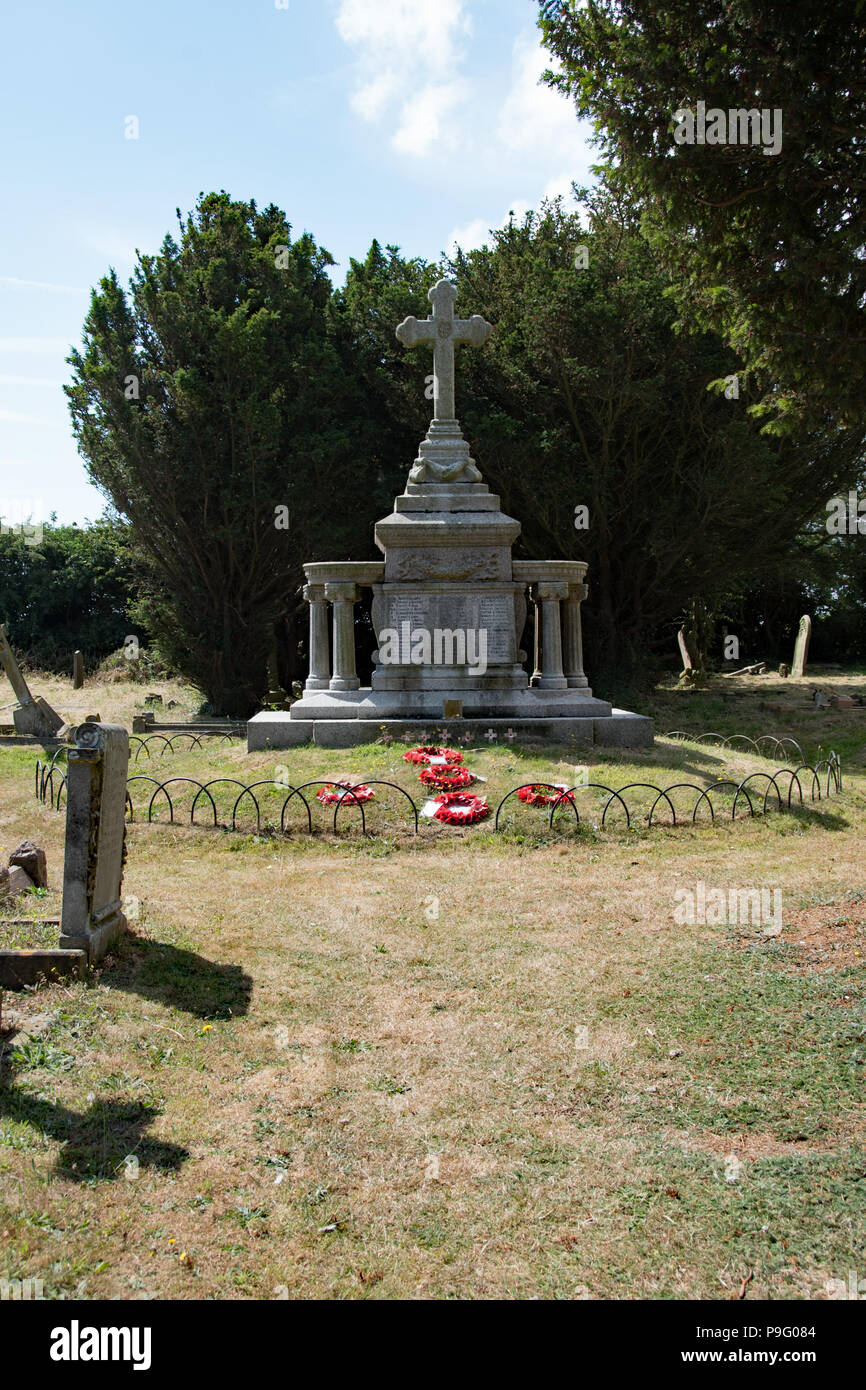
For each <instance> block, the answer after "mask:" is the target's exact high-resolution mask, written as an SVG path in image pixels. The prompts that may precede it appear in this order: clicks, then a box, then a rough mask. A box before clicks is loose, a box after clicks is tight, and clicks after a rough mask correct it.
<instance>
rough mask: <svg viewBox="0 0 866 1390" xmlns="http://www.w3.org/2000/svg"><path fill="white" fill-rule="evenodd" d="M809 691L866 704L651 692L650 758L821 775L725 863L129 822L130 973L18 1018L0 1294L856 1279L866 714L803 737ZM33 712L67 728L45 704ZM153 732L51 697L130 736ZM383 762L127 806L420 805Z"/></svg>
mask: <svg viewBox="0 0 866 1390" xmlns="http://www.w3.org/2000/svg"><path fill="white" fill-rule="evenodd" d="M818 683H820V684H821V685H822V686H824V687H825V688H830V689H833V688H836V689H838V690H844V691H849V692H851V693H862V692H863V691H864V689H866V677H863V676H851V675H846V674H845V673H842V672H839V673H836V674H832V673H821V675H820V679H819V678H817V677H816V676H812V677H811V678H810V679H809V680H806V681H782V680H778V679H776V678H774V677H770V676H767V677H749V678H746V677H743V678H733V679H724V680H722V679H719V680H717V681H715V682H714V683H713V684H712V686H711V687H710V688H709V689H707V690H687V691H681V690H675V689H672V688H671V689H659V690H658V691H656V692H655V696H654V700H653V707H652V708H648V709H647V711H646V712H648V713H653V714H654V715H655V717H656V728H657V731H658V732H659V733H663V732H664V731H665V730H667V729H674V728H679V729H683V728H685V729H687V730H691V731H693V732H694V733H698V732H700V731H702V730H710V729H716V730H720V731H722V732H726V733H747V734H751V735H752V736H756V735H758V734H761V733H764V732H768V731H769V732H772V733H775V734H777V735H793V736H794V737H795V738H797V739H798V740H799V742H800V743H801V745H802V746H803V749H804V751H805V753H806V755H807V757H808V758H809V760H810V761H814V760H816V759H818V758H821V757H826V756H827V753H828V752H829V750H830V748H835V749H837V750H838V751H839V752H840V754H841V756H842V760H843V772H844V786H843V791H842V794H841V795H839V796H836V795H833V796H831V797H830V798H829V799H822V800H821V801H820V802H819V803H814V804H812V803H810V804H808V805H807V806H806V807H804V808H803V809H802V810H799V809H795V810H794V811H793V812H791V813H785V814H779V813H773V814H769V815H766V816H757V817H756V818H755V819H749V818H748V817H747V816H741V817H738V819H737V820H736V821H733V822H732V821H731V820H730V819H720V820H719V821H718V822H717V823H716V824H715V825H711V824H709V823H708V821H707V819H706V817H702V818H701V820H700V822H699V823H698V824H696V825H692V824H690V823H686V824H683V825H678V826H677V827H673V826H671V825H670V824H666V823H665V820H668V821H669V819H670V818H669V816H668V817H665V816H662V817H661V818H660V823H659V824H658V825H654V826H653V827H652V828H647V827H646V824H645V822H644V823H642V822H641V819H640V816H637V817H636V818H635V820H634V821H633V825H632V828H631V829H626V827H625V823H624V820H623V819H622V818H621V817H619V818H617V817H613V818H612V819H609V822H608V826H607V828H606V829H605V830H604V831H602V830H601V828H600V827H599V826H598V825H597V824H596V822H597V820H598V816H597V813H595V812H593V809H592V807H593V806H594V805H595V804H596V803H594V802H592V801H591V799H590V800H589V801H588V803H587V806H588V809H587V811H586V813H585V814H584V812H583V810H582V818H583V819H582V824H581V826H580V827H579V828H577V827H575V825H574V822H573V819H572V820H571V821H569V820H568V819H567V818H566V817H563V818H562V819H561V821H560V820H559V819H558V821H557V827H556V829H555V830H554V831H553V832H552V833H551V832H548V831H547V830H546V828H545V824H546V822H545V818H544V814H543V812H541V811H540V810H537V809H533V808H531V807H519V806H516V805H515V803H514V802H513V801H512V802H510V803H509V808H511V807H513V808H514V810H513V813H512V814H509V816H508V818H507V822H506V826H505V829H504V831H503V832H502V833H500V834H498V835H497V834H494V833H493V830H492V823H491V822H485V823H482V824H480V825H478V826H476V827H472V828H468V829H465V830H462V829H454V828H451V827H444V826H440V825H431V824H429V823H423V824H422V831H421V834H420V835H419V836H418V837H417V838H416V837H414V836H413V835H412V834H411V833H410V832H411V827H410V825H409V822H408V819H407V817H406V815H405V814H404V813H403V812H402V811H401V812H400V814H397V812H396V810H395V809H392V806H393V807H396V804H397V797H396V794H394V800H393V802H392V800H391V798H390V797H388V796H386V795H384V793H383V794H382V795H381V796H378V795H377V799H376V801H375V802H374V803H371V804H370V806H369V808H368V809H369V813H370V828H371V829H372V830H373V831H374V832H376V833H374V834H373V835H371V836H370V837H369V838H368V839H364V838H363V837H362V836H361V835H360V833H359V831H358V828H357V812H355V813H354V818H353V813H352V811H351V808H348V807H347V808H346V811H345V813H344V812H341V820H342V817H343V814H345V815H346V824H345V833H341V834H340V835H339V836H335V835H334V834H333V832H332V830H331V829H330V817H329V816H328V815H327V814H326V813H325V811H324V810H323V809H322V808H321V807H316V808H315V810H314V820H315V824H316V833H315V834H314V835H313V836H312V837H309V836H307V835H306V834H305V833H302V832H303V822H302V818H301V816H300V814H297V813H293V815H292V817H291V822H290V823H291V826H292V832H291V834H290V835H288V836H286V837H280V836H274V835H273V834H271V833H269V832H268V829H267V824H266V823H267V821H269V820H272V819H273V818H274V808H276V819H277V821H278V819H279V807H280V805H281V803H282V801H283V800H284V798H285V793H284V792H283V793H282V794H280V792H279V791H277V790H275V791H273V792H268V791H267V790H265V792H264V799H263V821H264V822H265V824H264V825H263V827H262V830H261V833H257V827H256V824H255V816H254V815H253V814H251V807H250V803H249V802H247V803H246V808H245V810H244V811H243V814H242V815H241V816H240V827H241V828H240V830H239V831H238V832H235V833H232V832H230V831H226V830H223V829H217V830H214V829H208V828H207V826H206V824H205V822H206V819H207V817H206V816H205V815H204V814H201V815H200V814H199V813H198V812H197V815H196V819H197V821H199V822H200V823H199V824H198V825H197V826H195V827H190V825H189V807H190V803H191V796H192V793H191V792H190V789H189V788H188V787H184V786H183V785H181V784H178V787H177V797H176V808H175V820H176V821H177V822H178V823H177V824H175V825H170V824H167V819H168V817H167V810H166V807H165V803H164V802H163V803H162V807H161V809H160V818H159V821H158V822H157V823H156V824H152V825H148V824H146V823H142V817H141V812H142V809H144V810H145V811H146V806H147V800H148V797H149V794H150V792H149V791H148V792H146V791H145V785H146V784H138V789H137V790H136V791H135V793H134V801H135V805H136V820H135V823H134V824H133V825H132V826H131V827H130V830H129V859H128V866H127V875H126V880H125V891H126V892H127V893H128V894H129V895H131V897H132V898H133V899H135V900H136V902H137V908H138V915H137V920H136V921H135V922H134V923H133V928H132V933H131V935H130V937H129V938H128V939H127V941H126V942H125V943H124V945H123V947H122V949H121V950H120V951H119V952H118V953H117V954H116V955H115V956H113V957H111V958H109V959H108V960H107V961H106V962H105V963H104V965H103V966H102V967H101V968H100V969H99V970H98V971H97V972H96V974H95V975H94V977H93V978H92V979H91V980H90V981H88V982H86V983H84V982H83V983H80V984H79V983H75V984H72V985H69V986H60V985H56V986H52V987H50V988H45V989H40V990H38V991H36V992H34V993H29V994H25V995H12V994H7V995H6V996H5V999H4V1002H3V1023H4V1024H5V1025H7V1026H8V1028H9V1031H8V1033H7V1034H6V1038H5V1044H4V1047H3V1054H2V1067H3V1071H2V1087H0V1231H2V1248H3V1254H2V1258H0V1275H2V1276H5V1277H8V1278H24V1277H26V1276H30V1277H38V1278H41V1279H42V1280H43V1282H44V1286H45V1295H46V1297H55V1298H62V1297H66V1298H72V1297H83V1298H112V1297H116V1298H121V1299H128V1298H150V1297H155V1298H164V1297H180V1298H191V1299H202V1298H217V1299H225V1298H279V1297H291V1298H294V1297H326V1298H369V1297H373V1298H396V1297H420V1298H457V1297H461V1298H492V1297H516V1298H527V1297H532V1296H535V1295H538V1296H540V1297H545V1298H546V1297H555V1298H575V1297H583V1298H652V1299H679V1298H711V1299H712V1298H718V1299H729V1298H732V1297H737V1296H740V1295H743V1296H745V1297H746V1298H747V1299H753V1298H759V1299H761V1298H772V1299H783V1298H807V1299H812V1298H825V1297H826V1296H827V1283H828V1281H829V1280H831V1279H846V1278H847V1275H848V1271H849V1270H851V1269H856V1270H858V1271H859V1276H860V1278H863V1277H864V1276H866V1254H864V1230H866V1221H864V1217H866V1158H864V1152H863V1140H864V1114H866V1104H864V1077H866V995H864V961H866V707H858V708H856V709H853V710H845V711H842V710H838V711H837V710H833V709H831V710H815V709H813V708H812V707H811V706H810V705H809V703H808V693H809V687H810V685H814V684H818ZM33 685H34V688H35V689H37V690H38V691H39V693H44V694H46V695H47V697H48V698H49V699H50V700H51V701H52V703H54V704H55V705H56V706H57V708H58V709H60V710H61V712H63V713H67V705H68V708H69V712H71V708H72V706H71V696H72V692H71V691H70V689H69V684H68V682H67V683H65V684H64V683H61V682H56V688H55V687H54V686H52V683H51V682H38V681H34V682H33ZM153 688H154V689H155V690H160V691H162V693H163V694H165V695H166V698H168V697H169V695H171V698H175V699H178V700H179V701H181V702H182V705H181V706H180V707H179V708H178V709H176V710H174V711H172V713H171V716H170V717H173V718H174V717H177V718H182V717H184V716H188V714H189V713H190V712H191V710H192V709H194V708H195V704H196V699H195V697H194V695H193V693H192V692H189V691H186V692H184V691H183V690H182V688H179V687H178V688H177V689H175V688H174V687H172V689H171V691H169V688H168V687H167V686H166V687H163V686H161V685H159V684H157V685H155V686H154V687H153ZM144 693H145V692H144V690H143V689H142V688H141V687H138V688H137V689H134V690H130V688H129V687H127V686H125V685H114V686H112V685H105V686H101V687H100V686H96V685H93V684H92V683H89V687H88V686H85V689H84V691H78V692H74V695H75V701H76V707H78V706H80V707H81V708H80V710H79V713H81V715H82V716H83V714H84V713H90V712H92V710H98V711H99V712H100V713H101V714H102V715H103V717H104V718H106V719H111V718H119V719H123V721H124V722H126V723H127V724H128V723H129V721H130V717H131V713H132V710H133V708H140V707H141V704H140V702H141V698H142V695H143V694H144ZM432 733H433V730H432V729H431V734H432ZM401 752H402V749H401V748H400V747H399V746H392V747H389V748H386V747H384V746H382V745H375V746H371V747H368V748H365V749H348V750H345V751H338V752H332V751H329V750H320V749H302V750H297V751H296V750H287V751H285V752H279V753H271V754H262V753H260V754H255V755H247V754H246V752H245V751H244V750H243V748H242V746H239V745H236V746H235V747H233V748H228V747H222V748H219V747H214V748H206V749H204V750H195V751H192V752H178V753H177V754H175V755H173V756H169V757H158V756H155V757H153V758H152V759H147V758H145V757H142V758H140V759H139V761H138V763H137V765H136V766H135V767H134V768H133V769H132V771H134V772H140V773H142V774H145V775H153V776H155V777H159V778H162V777H169V776H178V777H183V776H191V777H195V778H198V779H199V780H201V781H206V780H208V779H209V778H216V777H228V778H237V779H238V780H240V781H242V782H245V783H250V782H253V781H256V780H262V779H268V778H273V777H274V776H279V775H280V774H279V772H278V771H277V769H278V768H279V767H285V768H287V769H288V777H289V780H290V781H291V782H292V783H293V784H295V785H297V783H298V782H299V781H301V780H305V779H306V778H312V777H317V776H318V777H329V776H340V775H344V774H355V775H358V776H366V777H369V778H372V777H381V778H393V780H395V781H397V782H398V783H399V784H400V785H401V786H404V787H406V788H407V789H409V790H412V791H413V793H414V794H415V795H416V800H420V799H421V798H420V797H419V796H418V791H419V790H420V789H419V787H418V782H417V774H416V773H415V772H413V770H412V768H411V767H409V765H407V764H405V763H403V762H402V759H401V756H400V754H401ZM35 756H36V754H35V752H34V751H26V752H25V751H22V750H18V749H11V748H0V792H2V796H0V842H2V845H3V848H4V850H5V852H6V853H7V854H8V852H9V850H10V849H11V848H13V846H14V845H15V844H16V843H17V842H18V841H19V840H20V839H23V838H24V837H25V836H27V837H29V838H31V839H33V840H35V841H37V843H39V844H42V845H44V846H45V847H46V849H47V852H48V861H49V874H50V876H51V880H50V881H51V887H50V889H49V891H48V892H47V894H45V895H43V896H41V897H35V898H32V899H31V901H30V902H29V903H28V904H27V905H26V907H25V908H24V909H22V913H24V914H30V915H32V916H33V917H34V918H37V917H51V916H56V915H57V913H58V910H59V903H60V894H59V886H60V876H61V871H62V855H63V830H64V818H63V815H62V814H60V815H58V814H57V812H56V811H53V810H51V809H50V808H48V807H44V806H41V805H38V804H37V803H36V802H35V801H34V798H33V793H32V787H33V767H34V763H35ZM467 763H468V764H469V766H470V767H471V768H472V770H473V771H475V772H477V773H479V774H480V775H481V776H483V777H486V778H487V779H488V782H487V783H486V784H484V785H482V786H481V787H480V788H476V790H481V791H483V792H485V793H486V794H487V795H488V796H489V798H490V800H491V802H492V803H494V804H495V803H496V801H498V800H499V797H500V796H501V795H503V794H504V792H505V791H506V790H508V789H509V788H510V787H514V786H517V785H518V784H519V783H520V782H524V781H530V780H535V779H537V780H557V781H559V780H563V781H566V780H567V781H572V780H574V779H573V777H572V776H571V775H570V774H571V773H573V770H574V768H575V766H577V765H580V764H586V765H588V767H589V772H590V780H592V781H602V782H606V783H607V784H609V785H611V786H615V787H619V786H624V785H625V784H626V783H628V782H632V781H644V782H652V783H655V784H657V785H658V786H660V787H663V786H666V785H669V784H672V783H675V782H681V781H686V780H688V781H697V782H699V783H700V784H701V785H705V784H706V783H708V782H709V781H712V780H714V779H716V778H719V777H728V776H730V777H734V778H736V779H737V780H739V778H741V777H743V776H745V775H747V773H749V772H751V771H753V770H758V769H766V768H768V767H769V766H770V764H769V763H768V761H767V760H766V759H760V758H757V757H755V756H751V755H745V754H743V753H741V752H732V751H728V750H721V749H719V748H713V747H709V746H706V745H700V744H698V743H696V742H685V743H678V742H673V741H668V740H664V739H662V738H660V739H659V740H658V742H657V745H656V747H655V748H654V749H652V750H648V751H647V752H644V753H628V754H622V753H617V752H615V751H612V750H611V751H608V752H604V751H603V750H599V749H594V750H591V751H589V752H587V751H586V750H581V749H580V748H579V747H574V748H568V749H546V750H528V749H518V748H517V747H514V746H508V745H497V744H494V745H493V746H490V745H488V744H486V743H484V744H483V746H482V747H479V748H478V749H477V750H474V751H471V752H468V753H467ZM150 790H152V788H151V789H150ZM192 790H193V792H194V788H193V789H192ZM760 790H761V792H763V787H761V788H760ZM236 794H237V789H235V791H234V792H232V789H231V788H229V787H227V786H226V787H224V788H223V789H222V791H221V792H220V793H219V799H218V810H219V817H220V819H221V820H223V819H225V818H226V817H227V816H230V812H231V805H232V802H233V800H234V797H235V796H236ZM641 795H642V796H643V798H644V799H643V800H640V797H641ZM652 799H653V797H652V795H651V794H648V793H643V794H640V793H638V794H637V799H636V800H635V801H634V802H632V801H631V799H630V804H632V805H633V806H634V805H636V806H637V807H638V809H639V810H641V809H642V810H643V811H644V812H645V811H646V810H647V809H648V808H649V805H650V804H651V801H652ZM759 800H760V798H759ZM693 801H694V794H692V795H691V796H689V795H688V794H685V796H684V799H683V800H678V801H677V802H676V805H677V810H678V813H679V811H680V810H681V809H685V808H688V809H690V808H691V805H692V804H693ZM292 804H293V806H295V805H297V802H294V803H292ZM313 804H314V806H315V802H314V803H313ZM580 804H581V807H582V806H583V803H582V802H581V803H580ZM722 804H723V802H722V799H721V798H720V799H719V801H718V802H717V805H718V806H722ZM727 805H728V807H729V806H730V800H728V802H727ZM301 810H302V808H301ZM728 814H729V812H728ZM4 862H5V861H4ZM699 882H701V883H704V884H705V885H707V888H708V889H709V888H723V889H725V890H728V889H730V888H739V887H754V888H771V889H774V888H779V889H780V890H781V893H782V903H783V929H782V932H781V935H775V936H773V935H769V934H768V933H767V932H766V931H765V930H764V928H763V926H762V925H760V924H753V923H751V922H748V923H745V922H733V923H731V922H728V923H725V924H723V925H711V924H710V925H708V924H706V923H703V922H697V923H695V924H694V925H688V924H686V925H683V924H681V923H680V922H679V921H678V920H676V916H675V914H676V908H677V901H678V900H677V897H676V894H677V890H678V889H692V890H694V888H695V886H696V884H698V883H699ZM2 930H5V931H6V932H7V938H6V944H9V941H10V937H9V929H2ZM2 930H0V934H2ZM14 930H15V932H16V933H17V936H16V938H15V942H16V944H17V943H18V942H20V940H21V934H22V932H23V933H24V935H26V933H27V929H26V928H20V927H18V928H15V929H14ZM38 930H41V931H42V932H43V933H44V931H45V929H44V928H42V929H38ZM36 931H37V929H36V928H35V927H34V932H36ZM34 939H35V938H34Z"/></svg>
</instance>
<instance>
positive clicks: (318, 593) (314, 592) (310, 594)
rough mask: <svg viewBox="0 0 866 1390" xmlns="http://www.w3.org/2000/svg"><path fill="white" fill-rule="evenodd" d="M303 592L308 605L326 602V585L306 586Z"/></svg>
mask: <svg viewBox="0 0 866 1390" xmlns="http://www.w3.org/2000/svg"><path fill="white" fill-rule="evenodd" d="M303 592H304V598H305V599H306V601H307V603H324V602H325V586H324V584H305V585H304V590H303Z"/></svg>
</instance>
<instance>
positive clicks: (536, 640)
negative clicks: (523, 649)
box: [529, 584, 541, 685]
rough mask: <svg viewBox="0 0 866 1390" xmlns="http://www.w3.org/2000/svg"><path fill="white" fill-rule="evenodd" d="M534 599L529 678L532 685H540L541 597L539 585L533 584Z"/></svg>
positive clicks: (532, 595) (531, 594) (532, 593)
mask: <svg viewBox="0 0 866 1390" xmlns="http://www.w3.org/2000/svg"><path fill="white" fill-rule="evenodd" d="M530 597H531V599H532V675H531V676H530V678H529V684H530V685H538V683H539V681H540V680H541V599H540V598H539V597H538V585H537V584H533V585H532V588H531V590H530Z"/></svg>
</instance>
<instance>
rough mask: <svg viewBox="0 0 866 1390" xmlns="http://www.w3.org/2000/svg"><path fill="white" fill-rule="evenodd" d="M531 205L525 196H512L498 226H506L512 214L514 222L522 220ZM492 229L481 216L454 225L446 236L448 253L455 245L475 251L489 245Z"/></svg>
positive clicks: (451, 251) (465, 249) (452, 250)
mask: <svg viewBox="0 0 866 1390" xmlns="http://www.w3.org/2000/svg"><path fill="white" fill-rule="evenodd" d="M531 206H532V205H531V204H530V203H527V201H526V199H525V198H514V199H513V200H512V201H511V202H510V203H509V205H508V211H507V212H506V213H505V216H504V217H503V218H502V220H501V221H500V223H499V226H500V227H507V226H508V223H509V222H510V221H511V218H512V216H513V217H514V220H515V222H522V221H523V219H524V217H525V216H526V214H527V213H528V212H529V210H530V208H531ZM493 230H494V229H493V227H492V225H491V223H490V222H488V221H487V220H486V219H485V218H483V217H476V218H475V219H474V220H473V221H472V222H467V223H466V226H465V227H455V228H454V230H453V232H452V233H451V235H450V236H449V238H448V243H447V246H448V253H449V254H453V252H454V248H455V247H457V246H459V247H460V249H461V250H463V251H477V250H478V249H479V248H480V247H482V246H489V245H490V244H491V242H492V240H493V235H492V232H493Z"/></svg>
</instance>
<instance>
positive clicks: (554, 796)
mask: <svg viewBox="0 0 866 1390" xmlns="http://www.w3.org/2000/svg"><path fill="white" fill-rule="evenodd" d="M553 785H554V786H555V787H556V790H555V791H551V789H550V784H549V783H546V782H538V783H536V784H535V786H532V787H521V788H520V790H519V792H518V793H517V799H518V801H525V802H526V804H527V805H528V806H552V805H553V803H554V801H558V800H559V798H560V796H562V793H563V792H564V791H568V788H567V787H565V786H559V784H558V783H554V784H553ZM562 799H563V801H568V802H570V803H571V805H572V806H573V805H574V797H573V796H563V797H562Z"/></svg>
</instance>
